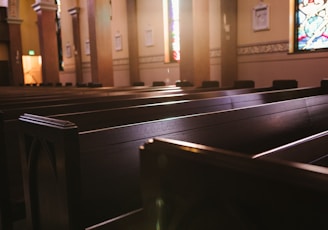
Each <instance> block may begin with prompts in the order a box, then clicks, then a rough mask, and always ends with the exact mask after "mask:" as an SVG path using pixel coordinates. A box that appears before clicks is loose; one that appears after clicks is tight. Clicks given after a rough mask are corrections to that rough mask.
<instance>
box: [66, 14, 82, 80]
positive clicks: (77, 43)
mask: <svg viewBox="0 0 328 230" xmlns="http://www.w3.org/2000/svg"><path fill="white" fill-rule="evenodd" d="M68 12H69V13H70V15H71V16H72V26H73V28H72V31H73V41H74V49H75V50H74V57H75V74H76V82H77V83H82V82H83V73H82V56H81V55H82V51H81V37H80V34H81V33H80V8H79V7H74V8H72V9H69V10H68Z"/></svg>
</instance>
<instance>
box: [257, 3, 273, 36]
mask: <svg viewBox="0 0 328 230" xmlns="http://www.w3.org/2000/svg"><path fill="white" fill-rule="evenodd" d="M269 29H270V10H269V5H267V4H264V3H262V2H261V3H259V4H258V5H256V6H255V7H254V8H253V30H254V31H262V30H269Z"/></svg>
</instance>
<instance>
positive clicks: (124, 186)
mask: <svg viewBox="0 0 328 230" xmlns="http://www.w3.org/2000/svg"><path fill="white" fill-rule="evenodd" d="M278 85H279V86H278ZM32 88H33V87H31V93H30V92H28V90H30V89H25V88H24V90H23V91H17V94H20V95H21V96H17V95H16V96H15V93H14V92H13V91H10V92H11V93H8V94H5V93H4V95H7V98H5V97H1V99H0V100H1V110H2V113H1V126H0V128H1V141H2V142H1V146H0V147H1V158H2V159H5V160H4V161H2V162H7V164H6V165H3V167H1V169H2V170H1V183H2V184H5V185H7V186H5V187H6V188H9V189H8V191H6V192H4V190H5V189H4V190H3V191H2V192H3V193H4V194H1V223H2V226H4V227H3V229H10V228H11V227H12V223H13V222H14V218H13V217H14V212H12V211H13V208H12V207H13V206H12V203H14V201H20V203H21V204H22V205H21V206H20V207H23V209H24V211H25V213H23V215H25V218H26V223H27V227H28V229H154V228H156V226H157V229H200V228H201V229H206V226H205V223H206V224H207V225H208V228H213V227H214V228H218V227H222V226H231V225H232V224H235V225H236V226H237V225H243V226H246V229H252V228H253V229H258V228H263V227H268V228H270V226H278V223H281V224H295V226H297V225H298V224H300V225H301V224H303V223H304V224H306V223H305V222H306V218H304V219H302V221H299V222H296V223H294V221H295V220H296V217H297V216H298V215H300V216H302V215H301V214H302V213H303V212H301V211H300V210H301V209H300V208H299V206H300V204H301V203H298V204H297V205H298V206H297V207H298V209H297V208H296V207H295V209H297V211H298V212H296V211H295V212H294V213H297V214H295V216H293V217H292V218H287V217H288V216H286V215H287V214H288V210H290V211H291V210H293V209H294V208H293V206H292V205H290V204H289V203H288V201H289V199H287V198H294V197H297V196H296V195H295V196H292V192H291V191H294V192H295V191H296V190H292V189H295V188H294V187H293V186H294V184H296V185H297V186H299V184H301V185H307V183H306V182H307V181H306V180H302V179H300V178H298V177H297V175H305V177H309V180H310V179H311V176H312V174H313V175H316V174H315V173H313V172H312V171H313V168H315V169H317V166H313V163H312V162H313V161H316V160H317V161H318V159H321V158H322V156H324V154H323V152H324V151H323V149H322V148H320V147H317V148H316V150H318V154H317V155H315V156H314V155H312V154H311V153H310V152H309V151H308V154H307V155H308V156H307V157H304V158H302V161H301V160H299V159H301V158H300V157H299V156H298V154H297V151H296V150H297V148H298V149H302V150H303V144H302V143H322V144H323V143H325V142H324V141H322V142H320V141H321V140H323V139H321V137H324V136H325V130H326V129H327V127H325V126H326V125H325V123H327V122H326V120H327V119H326V115H325V114H326V110H327V108H328V107H327V106H328V105H327V98H328V95H327V91H328V88H327V85H326V81H322V82H321V86H320V87H306V88H297V82H296V83H295V81H274V82H273V85H272V87H267V88H244V89H240V88H239V89H233V88H231V89H227V88H206V89H200V88H195V87H188V88H183V89H182V88H179V87H166V86H164V87H156V89H154V88H151V87H132V88H124V89H123V88H122V89H117V88H96V89H88V90H86V89H81V88H77V89H73V90H68V89H61V88H58V89H54V90H53V91H51V92H49V89H48V90H45V89H32ZM284 88H285V89H284ZM286 88H287V89H286ZM25 90H26V91H25ZM24 91H25V92H24ZM2 92H3V91H2ZM0 94H1V93H0ZM2 99H3V100H2ZM319 137H320V138H319ZM318 138H319V139H318ZM150 140H152V141H150ZM317 140H319V141H317ZM313 141H316V142H313ZM17 143H19V145H18V144H17ZM311 145H312V147H311ZM313 145H314V144H310V147H309V148H311V149H314V148H313ZM139 146H142V147H140V149H139ZM314 146H317V144H315V145H314ZM321 146H322V145H321ZM309 148H308V149H309ZM294 150H295V151H294ZM319 150H320V151H321V152H319ZM293 151H294V152H293ZM139 152H140V153H139ZM305 152H306V151H305ZM195 153H196V154H195ZM198 153H200V154H198ZM139 154H140V155H139ZM301 155H303V154H301ZM312 158H313V159H312ZM305 159H306V160H305ZM309 159H311V161H309ZM281 161H283V163H281ZM263 162H264V163H263ZM286 162H287V163H286ZM291 162H293V163H291ZM295 162H297V164H296V163H295ZM301 164H302V166H304V165H305V164H306V166H307V167H308V165H311V167H309V168H310V169H311V170H312V171H311V172H310V173H309V168H307V167H304V168H302V169H299V168H297V167H296V166H299V165H301ZM267 165H269V166H268V167H267ZM282 165H283V166H282ZM290 165H292V166H293V167H294V168H297V170H296V169H294V168H292V169H291V168H289V167H290ZM295 165H296V166H295ZM283 167H285V168H283ZM262 168H264V169H263V170H265V171H263V173H262V171H261V170H260V169H262ZM281 168H283V170H285V173H288V175H286V176H282V174H283V172H282V171H279V170H280V169H281ZM4 169H5V170H4ZM275 170H277V171H279V172H278V173H277V175H280V176H276V174H275ZM318 170H319V169H318ZM320 170H321V171H320ZM320 170H319V171H320V173H321V174H320V176H321V177H323V176H322V175H323V174H322V173H323V172H324V168H322V167H320ZM289 171H291V173H289ZM266 172H268V173H267V174H268V175H267V174H266ZM293 173H295V174H296V176H295V175H294V174H293ZM308 174H309V175H308ZM21 175H23V177H21ZM259 176H260V177H262V178H264V182H263V183H262V180H260V179H259V178H258V177H259ZM253 177H255V178H253ZM313 177H315V176H313ZM289 178H297V179H298V181H293V180H291V181H289V180H288V179H289ZM323 178H325V177H323ZM2 179H3V180H2ZM248 180H249V184H250V186H248ZM272 180H274V183H277V185H280V184H281V183H282V184H284V185H286V186H289V187H292V189H291V190H290V191H284V190H286V189H283V188H281V189H280V188H279V189H278V188H275V186H274V183H273V182H272ZM303 182H304V183H303ZM261 183H262V184H261ZM302 183H303V184H302ZM244 186H245V188H244ZM281 187H283V186H281ZM308 187H310V188H312V187H314V188H316V187H318V186H316V184H314V186H312V184H311V185H308ZM319 187H321V188H322V189H323V188H324V187H323V186H319ZM260 188H262V190H261V189H260ZM297 188H299V187H297ZM300 188H301V189H302V188H303V187H300ZM243 189H245V193H243ZM257 189H259V192H257V191H256V190H257ZM274 191H277V194H279V195H277V197H276V195H275V192H274ZM313 191H315V192H316V190H310V192H313ZM284 192H286V197H284V196H282V195H283V194H284ZM299 194H302V191H301V192H300V193H299ZM280 196H282V197H280ZM8 197H9V198H8ZM278 198H279V199H280V201H279V202H278V201H275V199H277V200H279V199H278ZM8 201H10V202H8ZM273 201H275V202H273ZM297 201H300V200H297ZM310 201H311V198H309V199H308V200H307V199H305V202H304V204H305V207H307V206H306V205H311V204H312V206H309V207H307V208H312V209H311V211H312V212H313V213H312V214H311V215H312V216H313V217H314V215H315V214H317V217H320V215H321V216H323V213H321V211H324V210H323V208H324V206H322V209H320V208H319V207H321V205H320V204H319V205H317V204H316V205H314V203H311V202H310ZM265 202H269V203H268V204H266V203H265ZM292 202H294V200H292ZM276 204H277V206H275V205H276ZM292 204H293V203H292ZM279 205H280V206H279ZM264 206H265V208H264V209H263V210H266V211H268V216H266V215H265V216H264V212H263V211H262V210H260V209H262V208H263V207H264ZM317 207H318V209H316V208H317ZM280 208H283V209H284V211H282V210H279V209H280ZM6 210H7V211H6ZM8 210H9V211H8ZM309 211H310V210H305V211H304V213H306V212H309ZM250 212H254V213H250ZM278 214H279V215H278ZM248 215H250V216H248ZM262 215H263V216H262ZM218 216H220V217H221V219H220V218H219V219H218ZM275 218H278V219H279V221H277V219H275ZM237 220H238V221H237ZM293 220H294V221H293ZM321 220H322V221H321ZM284 221H285V222H284ZM312 221H313V219H311V221H309V222H308V223H310V222H312ZM322 222H323V219H316V221H315V224H318V225H319V224H321V223H322ZM197 224H198V225H197ZM200 226H202V227H200ZM290 226H291V225H290ZM238 229H240V228H238Z"/></svg>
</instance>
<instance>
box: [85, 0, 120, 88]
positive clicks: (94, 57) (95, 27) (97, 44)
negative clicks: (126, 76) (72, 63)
mask: <svg viewBox="0 0 328 230" xmlns="http://www.w3.org/2000/svg"><path fill="white" fill-rule="evenodd" d="M110 4H111V1H108V0H87V6H88V22H89V41H90V59H91V78H92V82H94V83H101V84H102V85H103V86H114V76H113V75H114V72H113V58H112V37H111V19H110V7H111V5H110Z"/></svg>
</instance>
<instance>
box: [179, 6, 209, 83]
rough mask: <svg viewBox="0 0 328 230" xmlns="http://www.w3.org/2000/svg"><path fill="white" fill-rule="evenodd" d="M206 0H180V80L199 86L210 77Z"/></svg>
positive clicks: (207, 7)
mask: <svg viewBox="0 0 328 230" xmlns="http://www.w3.org/2000/svg"><path fill="white" fill-rule="evenodd" d="M208 15H209V3H208V0H192V1H190V0H181V1H180V53H181V54H180V56H181V60H180V80H182V81H190V82H193V83H194V85H195V86H200V85H201V83H202V81H204V80H209V79H210V62H209V58H210V48H209V16H208Z"/></svg>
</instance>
